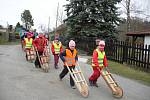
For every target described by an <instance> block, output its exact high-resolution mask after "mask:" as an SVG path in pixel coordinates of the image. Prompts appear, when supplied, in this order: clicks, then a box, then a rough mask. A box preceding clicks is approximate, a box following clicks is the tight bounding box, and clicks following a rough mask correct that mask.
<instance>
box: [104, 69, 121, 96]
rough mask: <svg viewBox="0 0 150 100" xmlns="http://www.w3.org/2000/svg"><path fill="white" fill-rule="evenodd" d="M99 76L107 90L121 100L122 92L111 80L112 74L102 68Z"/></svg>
mask: <svg viewBox="0 0 150 100" xmlns="http://www.w3.org/2000/svg"><path fill="white" fill-rule="evenodd" d="M101 75H102V77H103V79H104V80H105V82H106V83H107V85H108V86H109V88H110V89H111V91H112V94H113V96H114V97H115V98H122V97H123V90H122V88H121V87H120V86H119V85H118V84H117V82H116V81H115V79H114V78H113V76H112V74H111V73H110V72H109V70H108V68H106V67H105V68H103V70H102V71H101Z"/></svg>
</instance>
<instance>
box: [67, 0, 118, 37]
mask: <svg viewBox="0 0 150 100" xmlns="http://www.w3.org/2000/svg"><path fill="white" fill-rule="evenodd" d="M67 1H68V0H67ZM120 1H121V0H70V2H69V4H67V5H66V11H67V19H66V20H65V22H66V24H67V26H68V32H69V33H70V34H71V35H73V36H77V35H80V36H92V37H95V36H96V37H100V38H113V37H114V34H115V33H117V29H116V27H117V26H118V25H119V22H120V21H121V20H120V18H119V17H118V16H119V14H118V13H117V9H118V8H117V7H116V4H117V3H119V2H120Z"/></svg>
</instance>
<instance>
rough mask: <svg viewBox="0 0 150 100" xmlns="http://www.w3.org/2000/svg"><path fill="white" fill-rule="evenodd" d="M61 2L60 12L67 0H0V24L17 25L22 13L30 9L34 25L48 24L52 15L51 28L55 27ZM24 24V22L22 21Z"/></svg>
mask: <svg viewBox="0 0 150 100" xmlns="http://www.w3.org/2000/svg"><path fill="white" fill-rule="evenodd" d="M58 2H59V12H62V11H63V9H64V8H63V7H62V5H64V4H66V3H67V2H66V0H0V3H1V4H0V25H1V24H2V25H4V26H6V25H7V22H8V24H11V25H16V23H17V22H21V13H23V11H24V10H25V9H26V10H30V12H31V15H32V17H33V18H34V24H35V25H34V27H35V28H38V27H39V26H40V25H46V26H47V25H48V20H49V16H50V28H53V27H55V23H56V11H57V5H58ZM21 24H22V23H21Z"/></svg>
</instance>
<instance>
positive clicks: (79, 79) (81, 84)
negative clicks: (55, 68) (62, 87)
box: [66, 64, 89, 97]
mask: <svg viewBox="0 0 150 100" xmlns="http://www.w3.org/2000/svg"><path fill="white" fill-rule="evenodd" d="M66 65H67V64H66ZM67 69H68V71H69V73H70V75H71V77H72V78H73V80H74V82H75V85H76V87H77V89H78V90H79V92H80V93H81V95H82V96H83V97H88V95H89V89H88V85H87V82H86V80H85V78H84V76H83V73H82V71H81V68H80V66H79V64H77V65H76V67H75V69H70V68H69V67H68V65H67Z"/></svg>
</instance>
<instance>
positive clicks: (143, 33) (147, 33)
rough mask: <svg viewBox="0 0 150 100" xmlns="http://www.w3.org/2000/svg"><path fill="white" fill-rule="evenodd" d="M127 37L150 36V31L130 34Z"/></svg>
mask: <svg viewBox="0 0 150 100" xmlns="http://www.w3.org/2000/svg"><path fill="white" fill-rule="evenodd" d="M126 35H127V36H145V35H150V30H145V31H137V32H128V33H127V34H126Z"/></svg>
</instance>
